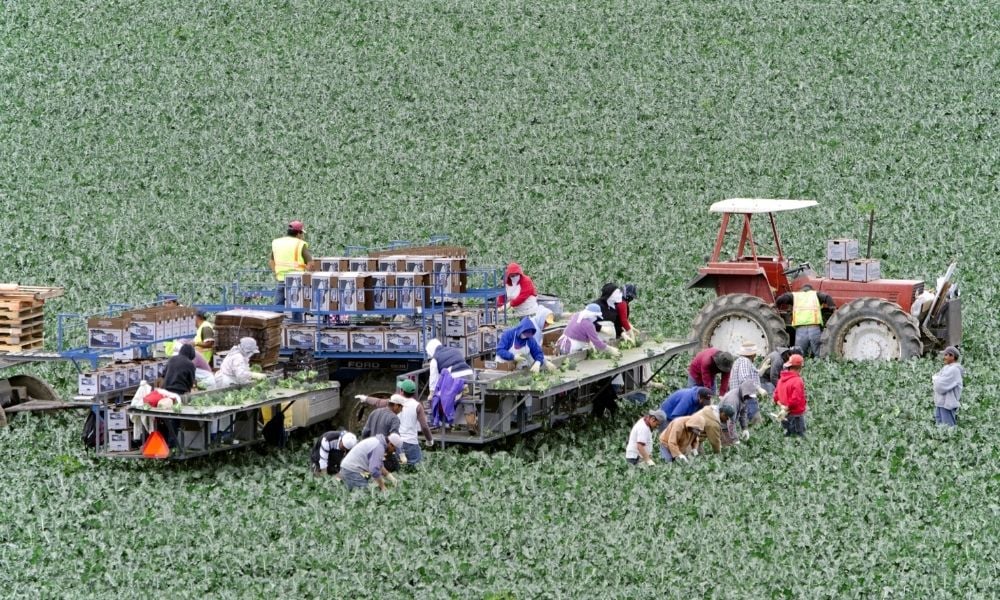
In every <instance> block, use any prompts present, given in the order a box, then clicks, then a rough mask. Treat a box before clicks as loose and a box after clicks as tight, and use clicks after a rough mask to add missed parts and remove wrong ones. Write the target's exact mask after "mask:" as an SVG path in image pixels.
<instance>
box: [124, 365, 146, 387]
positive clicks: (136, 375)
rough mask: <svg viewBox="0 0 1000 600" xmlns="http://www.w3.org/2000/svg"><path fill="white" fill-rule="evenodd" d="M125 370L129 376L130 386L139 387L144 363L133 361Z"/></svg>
mask: <svg viewBox="0 0 1000 600" xmlns="http://www.w3.org/2000/svg"><path fill="white" fill-rule="evenodd" d="M125 372H126V374H127V376H128V387H139V382H140V381H142V365H140V364H139V363H132V364H130V365H128V366H127V367H126V368H125Z"/></svg>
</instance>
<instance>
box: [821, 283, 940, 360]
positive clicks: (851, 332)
mask: <svg viewBox="0 0 1000 600" xmlns="http://www.w3.org/2000/svg"><path fill="white" fill-rule="evenodd" d="M923 352H924V345H923V342H921V341H920V327H919V326H918V324H917V321H916V319H914V318H913V317H912V316H911V315H909V314H907V313H906V312H904V311H903V309H901V308H900V307H899V305H898V304H894V303H892V302H889V301H887V300H882V299H880V298H858V299H857V300H854V301H852V302H849V303H848V304H845V305H844V306H841V307H840V308H839V309H838V310H837V312H835V313H833V316H832V317H830V321H829V322H828V323H827V325H826V329H824V330H823V337H822V338H821V339H820V349H819V354H820V356H821V357H827V356H836V357H839V358H844V359H847V360H905V359H908V358H914V357H916V356H920V355H921V354H923Z"/></svg>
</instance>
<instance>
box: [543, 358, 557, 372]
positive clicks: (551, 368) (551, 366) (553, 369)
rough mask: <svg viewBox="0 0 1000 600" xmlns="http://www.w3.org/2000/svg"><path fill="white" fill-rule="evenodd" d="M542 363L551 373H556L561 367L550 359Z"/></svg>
mask: <svg viewBox="0 0 1000 600" xmlns="http://www.w3.org/2000/svg"><path fill="white" fill-rule="evenodd" d="M542 364H543V365H545V370H546V371H548V372H549V373H554V372H556V371H558V370H559V367H557V366H555V364H554V363H553V362H552V361H550V360H547V361H545V362H544V363H542Z"/></svg>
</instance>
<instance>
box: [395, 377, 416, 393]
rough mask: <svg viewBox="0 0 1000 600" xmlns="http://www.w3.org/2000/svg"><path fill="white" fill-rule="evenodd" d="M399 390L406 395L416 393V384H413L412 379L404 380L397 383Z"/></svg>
mask: <svg viewBox="0 0 1000 600" xmlns="http://www.w3.org/2000/svg"><path fill="white" fill-rule="evenodd" d="M399 389H400V391H403V392H405V393H407V394H412V393H414V392H416V391H417V384H415V383H413V380H412V379H404V380H402V381H400V382H399Z"/></svg>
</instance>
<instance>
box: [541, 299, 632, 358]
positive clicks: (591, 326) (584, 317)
mask: <svg viewBox="0 0 1000 600" xmlns="http://www.w3.org/2000/svg"><path fill="white" fill-rule="evenodd" d="M600 319H601V307H600V306H598V305H596V304H593V303H591V304H588V305H587V306H586V307H584V309H583V310H581V311H580V312H578V313H573V314H572V315H570V316H569V322H568V323H567V324H566V329H564V330H563V334H562V335H561V336H560V337H559V339H558V340H557V341H556V349H558V350H559V354H572V353H573V352H578V351H580V350H584V349H590V348H593V349H594V350H597V351H602V352H603V351H608V352H610V353H611V354H612V355H613V356H618V355H619V354H621V352H620V351H619V350H618V348H615V347H614V346H609V345H608V344H607V343H605V341H604V340H602V339H601V336H600V335H598V334H597V321H599V320H600Z"/></svg>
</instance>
